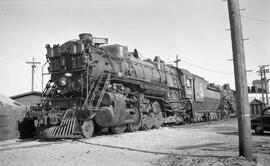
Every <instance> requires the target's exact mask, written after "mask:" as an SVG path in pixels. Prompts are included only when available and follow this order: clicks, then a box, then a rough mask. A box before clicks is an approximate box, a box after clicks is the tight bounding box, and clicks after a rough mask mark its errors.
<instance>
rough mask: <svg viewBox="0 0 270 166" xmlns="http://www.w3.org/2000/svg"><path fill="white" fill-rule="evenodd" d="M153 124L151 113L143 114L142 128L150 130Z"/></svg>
mask: <svg viewBox="0 0 270 166" xmlns="http://www.w3.org/2000/svg"><path fill="white" fill-rule="evenodd" d="M153 125H154V118H153V116H151V115H144V116H143V120H142V128H143V129H144V130H150V129H151V128H152V127H153Z"/></svg>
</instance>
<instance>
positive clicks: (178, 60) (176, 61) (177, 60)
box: [174, 55, 181, 68]
mask: <svg viewBox="0 0 270 166" xmlns="http://www.w3.org/2000/svg"><path fill="white" fill-rule="evenodd" d="M180 61H181V59H178V55H176V60H175V61H174V63H176V67H177V68H178V62H180Z"/></svg>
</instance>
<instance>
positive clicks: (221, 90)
mask: <svg viewBox="0 0 270 166" xmlns="http://www.w3.org/2000/svg"><path fill="white" fill-rule="evenodd" d="M107 43H108V39H107V38H97V37H93V36H92V35H91V34H87V33H84V34H80V35H79V39H78V40H70V41H67V42H66V43H64V44H62V45H53V46H50V45H48V44H47V45H46V49H47V54H46V58H47V63H49V67H48V73H47V74H50V76H51V78H50V80H49V82H48V83H47V85H46V87H45V88H44V91H43V93H42V98H41V104H40V105H38V106H36V107H32V109H31V111H30V112H28V114H27V116H26V117H25V119H24V121H22V122H21V123H19V129H20V132H21V135H23V136H27V135H28V136H29V135H30V136H32V134H33V133H35V134H39V135H42V136H44V137H46V138H81V137H86V138H89V137H91V136H92V135H93V132H94V131H97V130H102V129H104V128H106V129H110V130H111V131H112V132H113V133H122V132H124V131H126V130H128V131H130V132H133V131H137V130H139V129H143V130H149V129H151V128H160V126H161V125H163V124H179V123H189V122H194V121H195V122H199V121H204V120H218V119H220V118H222V117H227V116H229V115H232V114H234V113H235V111H236V110H235V96H234V91H232V90H230V88H229V85H228V84H225V85H224V86H217V85H214V84H209V83H208V82H207V81H206V80H204V78H202V77H199V76H197V75H194V74H192V73H190V72H189V71H187V70H185V69H181V68H178V67H174V66H172V65H165V62H164V61H162V60H161V58H160V57H155V59H154V60H150V59H146V60H141V59H140V57H139V53H138V51H137V50H136V49H135V50H134V51H133V52H129V51H128V48H127V47H125V46H122V45H118V44H115V45H107ZM29 126H31V127H29ZM29 128H31V130H29Z"/></svg>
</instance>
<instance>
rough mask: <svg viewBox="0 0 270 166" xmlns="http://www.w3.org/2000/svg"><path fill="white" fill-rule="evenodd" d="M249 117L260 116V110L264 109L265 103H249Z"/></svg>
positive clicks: (256, 100)
mask: <svg viewBox="0 0 270 166" xmlns="http://www.w3.org/2000/svg"><path fill="white" fill-rule="evenodd" d="M249 105H250V116H251V117H255V116H258V115H260V114H261V112H262V110H263V109H264V108H265V103H264V102H262V101H260V100H258V99H254V100H252V101H251V102H250V103H249Z"/></svg>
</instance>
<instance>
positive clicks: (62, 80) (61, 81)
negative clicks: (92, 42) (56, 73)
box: [59, 77, 67, 86]
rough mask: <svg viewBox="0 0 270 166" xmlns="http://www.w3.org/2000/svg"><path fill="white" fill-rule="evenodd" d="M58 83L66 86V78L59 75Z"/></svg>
mask: <svg viewBox="0 0 270 166" xmlns="http://www.w3.org/2000/svg"><path fill="white" fill-rule="evenodd" d="M59 84H60V85H61V86H66V85H67V78H66V77H61V78H60V79H59Z"/></svg>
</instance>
